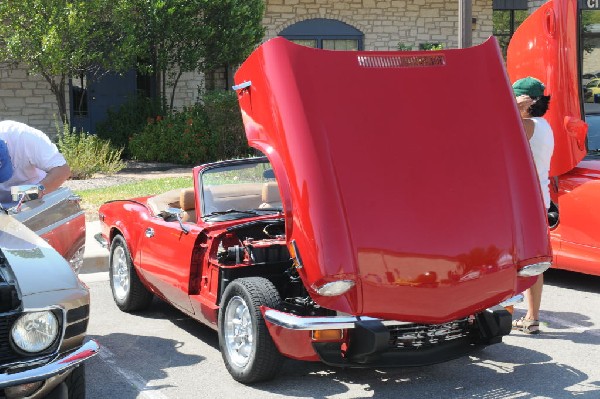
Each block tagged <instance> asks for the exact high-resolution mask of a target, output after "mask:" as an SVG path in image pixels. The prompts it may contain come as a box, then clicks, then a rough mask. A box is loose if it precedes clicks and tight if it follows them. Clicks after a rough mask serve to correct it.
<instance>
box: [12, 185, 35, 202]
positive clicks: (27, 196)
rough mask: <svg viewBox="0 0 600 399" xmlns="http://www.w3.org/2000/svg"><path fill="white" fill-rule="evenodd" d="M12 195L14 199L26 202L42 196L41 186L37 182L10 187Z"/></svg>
mask: <svg viewBox="0 0 600 399" xmlns="http://www.w3.org/2000/svg"><path fill="white" fill-rule="evenodd" d="M10 195H11V196H12V200H13V201H20V202H26V201H31V200H35V199H38V198H39V197H40V186H39V185H37V184H24V185H21V186H12V187H11V188H10Z"/></svg>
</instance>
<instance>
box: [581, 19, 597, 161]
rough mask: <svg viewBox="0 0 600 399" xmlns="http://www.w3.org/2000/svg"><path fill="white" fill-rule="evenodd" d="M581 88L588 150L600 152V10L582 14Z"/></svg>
mask: <svg viewBox="0 0 600 399" xmlns="http://www.w3.org/2000/svg"><path fill="white" fill-rule="evenodd" d="M581 21H582V22H581V28H582V32H581V38H582V46H581V48H582V57H581V59H582V64H581V86H582V93H583V106H584V111H585V121H586V122H587V123H588V125H589V127H588V150H589V151H591V152H596V151H600V10H584V11H582V12H581Z"/></svg>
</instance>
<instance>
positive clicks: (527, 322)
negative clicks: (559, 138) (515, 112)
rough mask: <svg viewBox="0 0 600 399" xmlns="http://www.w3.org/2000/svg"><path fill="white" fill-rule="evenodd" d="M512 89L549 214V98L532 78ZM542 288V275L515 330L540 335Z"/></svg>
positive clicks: (528, 295)
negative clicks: (547, 118)
mask: <svg viewBox="0 0 600 399" xmlns="http://www.w3.org/2000/svg"><path fill="white" fill-rule="evenodd" d="M512 87H513V91H514V94H515V97H516V100H517V106H518V108H519V112H520V113H521V119H522V120H523V127H524V130H525V134H526V136H527V139H528V140H529V146H530V147H531V154H532V155H533V161H534V163H535V167H536V169H537V173H538V178H539V181H540V188H541V190H542V198H543V200H544V205H545V206H546V210H548V209H550V206H551V200H550V160H551V158H552V153H553V152H554V133H553V132H552V128H551V127H550V124H549V123H548V122H547V121H546V120H545V119H544V118H542V117H543V116H544V114H545V113H546V111H547V110H548V106H549V104H550V96H546V95H544V90H545V86H544V84H543V83H542V82H541V81H540V80H539V79H536V78H533V77H526V78H523V79H519V80H517V81H516V82H515V83H514V84H513V86H512ZM543 284H544V278H543V275H540V276H539V277H538V279H537V281H536V282H535V284H534V285H533V286H531V288H529V289H528V290H526V291H525V299H526V302H527V313H526V314H525V316H523V317H521V318H520V319H517V320H515V321H513V328H514V329H516V330H520V331H523V332H525V333H528V334H537V333H539V332H540V321H539V319H540V307H541V302H542V288H543Z"/></svg>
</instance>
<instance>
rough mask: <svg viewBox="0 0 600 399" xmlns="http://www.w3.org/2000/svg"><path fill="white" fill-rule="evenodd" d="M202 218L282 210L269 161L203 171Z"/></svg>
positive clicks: (234, 164) (240, 162)
mask: <svg viewBox="0 0 600 399" xmlns="http://www.w3.org/2000/svg"><path fill="white" fill-rule="evenodd" d="M200 187H201V192H202V217H203V218H205V219H211V220H216V218H218V219H219V220H224V219H223V218H225V219H226V220H231V219H240V218H245V217H252V216H257V215H263V214H272V213H277V212H280V211H281V210H282V205H281V197H280V195H279V187H278V185H277V181H276V180H275V175H274V174H273V170H272V169H271V164H270V163H269V162H267V161H266V160H256V159H255V160H252V161H250V160H249V161H247V162H244V161H236V162H233V163H231V164H227V165H225V166H217V167H213V168H210V169H207V170H205V171H204V172H202V173H201V174H200Z"/></svg>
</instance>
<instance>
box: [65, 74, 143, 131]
mask: <svg viewBox="0 0 600 399" xmlns="http://www.w3.org/2000/svg"><path fill="white" fill-rule="evenodd" d="M136 89H137V83H136V72H135V71H134V70H131V71H129V72H127V73H125V74H117V73H106V74H104V75H103V76H101V77H100V78H97V79H92V78H88V79H87V87H79V86H78V85H77V84H76V82H72V84H71V90H70V92H71V96H70V102H71V125H72V126H73V127H75V128H77V129H82V130H84V131H86V132H89V133H95V132H96V125H97V124H98V123H99V122H102V121H104V120H105V119H106V115H107V111H108V110H109V109H110V108H112V109H114V110H117V109H118V108H119V107H120V106H121V105H122V104H123V103H124V102H125V101H127V100H128V99H129V98H130V97H132V96H133V95H134V94H135V92H136Z"/></svg>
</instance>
